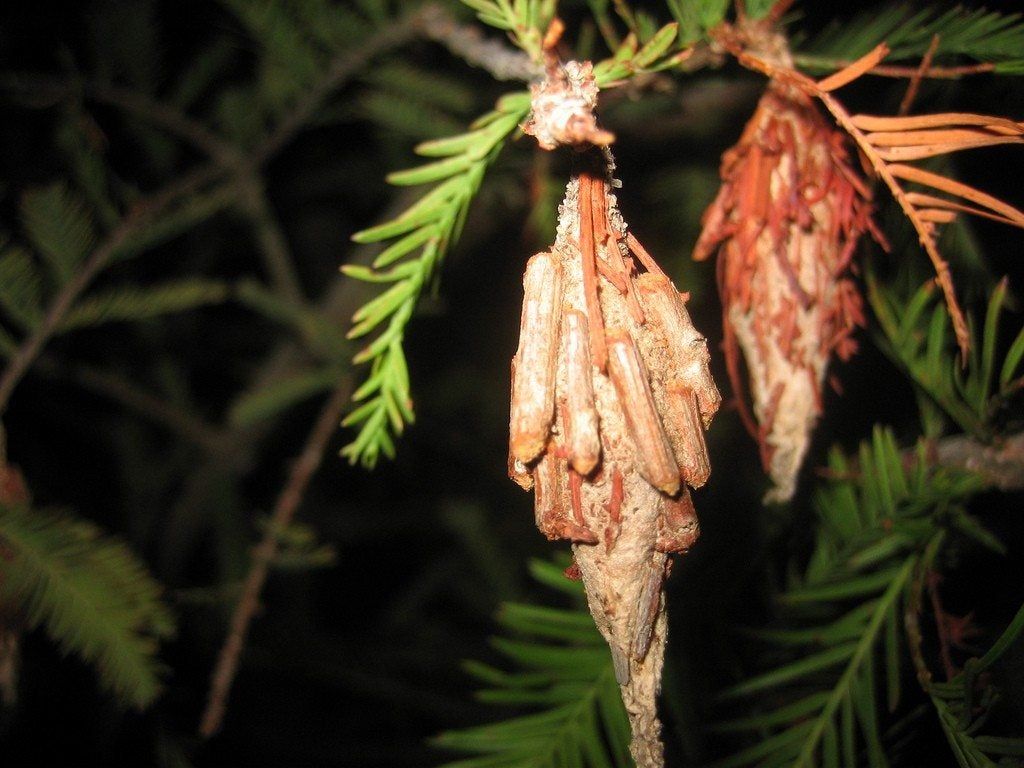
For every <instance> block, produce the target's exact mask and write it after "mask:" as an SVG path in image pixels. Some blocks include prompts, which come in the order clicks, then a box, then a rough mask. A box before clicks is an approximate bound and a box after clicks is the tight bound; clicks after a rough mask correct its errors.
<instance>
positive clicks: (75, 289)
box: [0, 165, 221, 415]
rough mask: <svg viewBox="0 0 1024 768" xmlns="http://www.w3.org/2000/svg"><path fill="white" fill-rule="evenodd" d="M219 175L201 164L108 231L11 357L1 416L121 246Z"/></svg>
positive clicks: (2, 383)
mask: <svg viewBox="0 0 1024 768" xmlns="http://www.w3.org/2000/svg"><path fill="white" fill-rule="evenodd" d="M220 175H221V170H220V168H218V167H217V166H216V165H207V166H202V167H200V168H198V169H196V170H194V171H192V172H191V173H188V174H186V175H184V176H183V177H181V178H180V179H178V180H176V181H174V182H171V183H170V184H168V185H167V186H166V187H164V188H163V189H162V190H160V191H159V192H156V193H154V194H152V195H149V196H148V197H145V198H143V199H142V200H140V201H139V202H138V203H136V204H135V205H134V206H133V207H132V209H131V211H129V213H128V214H127V215H126V216H125V217H124V218H123V219H122V220H121V222H120V223H119V224H118V225H117V226H115V227H114V228H113V229H112V230H111V231H110V232H109V233H108V234H107V237H106V238H105V239H104V240H103V242H101V243H100V244H99V245H98V246H97V247H96V248H95V249H94V250H93V252H92V253H91V254H90V256H89V257H88V258H87V259H86V260H85V261H84V262H83V263H82V265H81V267H80V268H79V269H78V271H77V272H76V273H75V274H74V275H73V276H72V277H71V279H70V280H68V282H67V283H66V284H65V285H64V286H63V287H62V288H61V290H60V292H59V293H58V294H57V295H56V296H55V297H54V299H53V301H52V302H51V303H50V306H49V309H47V311H46V314H45V315H44V316H43V319H42V320H41V321H40V323H39V325H38V326H36V328H35V329H34V330H33V331H32V333H31V334H30V335H29V336H28V337H27V338H26V339H25V341H24V342H23V343H22V344H21V346H20V347H19V348H18V351H17V353H16V354H14V355H13V356H12V357H11V358H10V360H9V362H8V364H7V367H6V368H5V369H4V372H3V375H2V376H0V415H2V414H3V413H4V411H5V410H6V409H7V404H8V402H9V401H10V399H11V395H12V394H13V393H14V389H15V387H17V385H18V382H20V381H21V379H22V377H23V376H24V375H25V374H26V373H27V372H28V369H29V368H30V367H31V366H32V364H33V363H34V362H35V360H36V358H37V357H38V356H39V354H40V353H41V352H42V350H43V347H44V346H45V345H46V343H47V342H48V341H49V340H50V337H51V336H53V334H54V333H55V332H56V331H57V329H58V327H59V326H60V324H61V322H62V321H63V320H64V318H65V317H66V316H67V313H68V312H69V311H70V310H71V307H72V306H73V305H74V303H75V301H76V300H77V299H78V297H79V296H81V295H82V293H83V292H84V291H85V290H86V288H88V287H89V285H91V284H92V281H93V280H94V279H95V278H96V276H97V275H98V274H99V273H100V272H102V271H103V269H105V268H106V266H107V265H108V264H109V263H110V261H111V260H112V259H113V258H114V256H115V255H116V254H117V252H118V249H120V248H121V247H122V246H124V245H126V244H127V243H128V242H129V241H130V240H131V238H132V237H133V236H135V235H137V234H139V233H140V232H142V231H143V230H144V229H145V227H146V226H147V225H149V224H150V223H152V221H153V219H155V218H156V217H158V216H159V215H160V214H162V213H164V212H165V211H166V210H167V208H168V207H169V206H170V205H171V204H172V203H174V202H177V201H178V200H179V199H180V198H182V197H186V196H188V195H189V194H191V193H193V192H195V191H196V190H197V189H199V188H201V187H203V186H205V185H206V184H207V183H209V182H211V181H213V180H215V179H216V178H217V177H218V176H220Z"/></svg>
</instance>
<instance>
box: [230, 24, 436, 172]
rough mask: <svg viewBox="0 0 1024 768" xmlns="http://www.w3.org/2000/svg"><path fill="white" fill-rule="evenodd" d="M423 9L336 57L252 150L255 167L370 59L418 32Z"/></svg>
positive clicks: (287, 140) (297, 129)
mask: <svg viewBox="0 0 1024 768" xmlns="http://www.w3.org/2000/svg"><path fill="white" fill-rule="evenodd" d="M423 13H424V11H423V9H419V10H418V11H417V12H414V13H411V14H409V15H407V16H405V17H403V18H399V19H396V20H394V21H393V22H390V23H388V24H387V25H386V26H385V27H383V28H382V29H381V30H380V31H378V32H377V33H376V34H374V35H371V36H370V37H369V38H367V40H366V42H364V43H363V44H362V45H360V46H359V47H357V48H353V49H351V50H349V51H345V52H343V53H341V54H340V55H339V56H338V57H337V58H335V59H334V61H333V62H332V63H331V64H330V66H328V68H327V71H326V73H325V75H324V77H323V78H321V79H320V81H319V82H317V83H316V84H315V85H313V86H312V87H311V88H310V89H309V90H308V91H307V92H306V95H305V96H304V97H303V98H302V99H301V100H300V101H299V103H298V104H297V105H296V106H295V107H294V108H293V109H292V111H291V113H290V114H289V115H287V116H286V117H285V118H284V119H283V120H281V122H279V123H278V124H277V126H276V127H275V128H274V129H273V130H272V131H271V132H270V133H269V134H268V135H267V137H266V138H265V139H263V141H261V142H260V143H259V145H258V146H257V147H256V148H255V150H254V151H253V152H252V153H251V155H250V162H251V163H252V165H253V167H256V166H259V165H262V164H263V163H264V162H265V161H266V160H267V159H269V158H271V157H273V156H274V155H275V154H277V152H278V151H279V150H280V149H281V148H282V147H283V146H284V145H285V144H287V143H288V142H289V141H291V140H292V138H293V137H294V136H295V134H297V133H298V132H299V131H301V130H302V129H303V127H304V126H305V125H306V124H307V123H308V122H309V121H310V119H312V118H313V117H314V116H315V115H316V113H317V111H318V110H319V109H320V107H322V106H323V104H324V102H325V101H326V100H327V98H328V97H329V96H330V95H331V94H332V93H334V91H336V90H337V89H338V88H340V87H341V86H342V85H343V84H344V83H345V82H347V81H348V80H349V79H350V78H352V77H353V76H354V75H355V74H356V73H357V72H359V70H360V69H362V68H363V67H364V66H366V63H367V62H368V61H370V60H371V59H373V58H375V57H377V56H379V55H380V54H382V53H384V52H386V51H389V50H391V49H392V48H396V47H398V46H399V45H402V44H403V43H406V42H408V41H409V40H411V39H412V38H413V37H414V36H415V35H416V32H417V30H418V28H419V25H420V23H421V20H422V16H423Z"/></svg>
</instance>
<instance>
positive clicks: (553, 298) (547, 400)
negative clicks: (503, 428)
mask: <svg viewBox="0 0 1024 768" xmlns="http://www.w3.org/2000/svg"><path fill="white" fill-rule="evenodd" d="M560 273H561V267H560V266H559V265H558V263H557V261H556V260H555V257H554V256H552V254H550V253H538V254H537V255H536V256H534V257H533V258H532V259H530V261H529V263H528V264H527V265H526V274H525V276H524V277H523V290H524V292H525V299H524V300H523V315H522V319H521V321H520V331H519V349H518V351H517V352H516V366H515V377H514V380H513V382H512V392H513V395H512V417H511V428H510V431H511V450H512V455H513V457H514V458H515V459H516V460H517V461H520V462H522V463H523V464H528V463H530V462H531V461H533V460H534V459H535V458H537V456H538V455H539V454H540V452H541V451H543V450H544V445H545V443H546V442H547V439H548V435H549V434H550V432H551V418H552V415H553V413H554V406H555V362H556V356H557V353H558V341H557V338H558V322H559V319H560V311H561V285H562V281H561V274H560Z"/></svg>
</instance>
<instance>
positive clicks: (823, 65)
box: [793, 53, 995, 80]
mask: <svg viewBox="0 0 1024 768" xmlns="http://www.w3.org/2000/svg"><path fill="white" fill-rule="evenodd" d="M793 63H794V64H796V65H797V66H800V67H807V68H809V69H834V70H840V69H845V68H846V67H848V66H850V65H851V64H853V62H852V61H850V60H849V59H831V58H828V57H827V56H811V55H808V54H801V53H795V54H793ZM994 69H995V65H994V64H992V63H991V62H982V63H980V64H963V65H960V66H953V67H933V66H929V67H928V68H927V69H926V70H925V71H924V72H923V73H922V74H921V75H920V76H921V77H924V78H928V79H933V80H957V79H959V78H961V77H967V76H970V75H982V74H985V73H986V72H991V71H992V70H994ZM918 70H919V67H915V66H900V65H898V64H879V65H878V66H876V67H872V68H871V69H869V70H868V71H867V72H866V73H865V74H868V75H876V76H878V77H895V78H907V77H914V76H915V75H916V74H917V72H918Z"/></svg>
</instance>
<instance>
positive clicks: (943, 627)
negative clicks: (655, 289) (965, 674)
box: [927, 570, 959, 680]
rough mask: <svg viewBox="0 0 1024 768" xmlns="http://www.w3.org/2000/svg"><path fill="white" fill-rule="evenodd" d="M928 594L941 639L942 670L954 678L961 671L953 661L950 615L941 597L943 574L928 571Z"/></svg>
mask: <svg viewBox="0 0 1024 768" xmlns="http://www.w3.org/2000/svg"><path fill="white" fill-rule="evenodd" d="M927 580H928V595H929V597H930V598H931V603H932V612H933V613H934V614H935V634H936V635H937V636H938V639H939V658H940V659H941V660H942V670H943V672H945V673H946V680H952V679H953V678H954V677H956V673H957V672H958V671H959V670H957V668H956V665H955V664H954V663H953V651H952V648H951V647H950V646H951V642H950V628H949V618H950V617H949V615H948V614H947V613H946V611H945V610H944V609H943V607H942V599H941V598H940V597H939V584H941V583H942V576H941V574H939V573H938V572H937V571H932V570H930V571H928V576H927Z"/></svg>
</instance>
